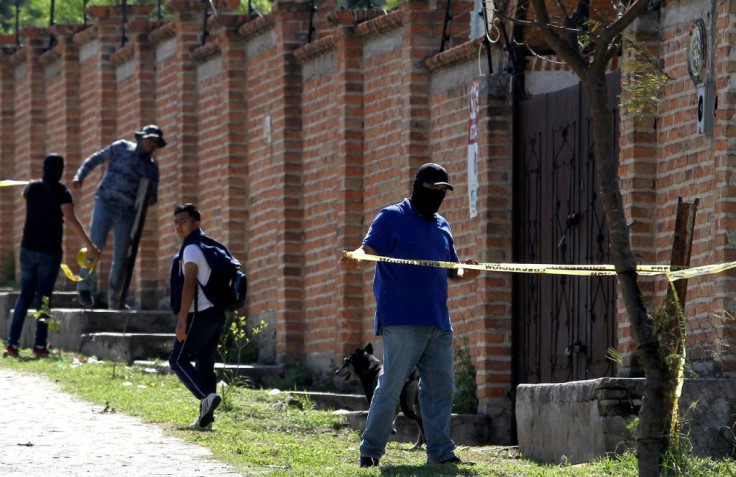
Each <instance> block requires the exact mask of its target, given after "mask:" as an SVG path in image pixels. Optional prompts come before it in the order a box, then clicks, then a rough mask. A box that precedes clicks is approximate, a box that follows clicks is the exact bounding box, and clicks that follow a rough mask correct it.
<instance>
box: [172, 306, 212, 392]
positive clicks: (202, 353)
mask: <svg viewBox="0 0 736 477" xmlns="http://www.w3.org/2000/svg"><path fill="white" fill-rule="evenodd" d="M224 324H225V313H223V312H222V310H219V309H217V308H214V307H213V308H207V309H206V310H203V311H198V312H196V313H189V315H187V339H186V340H184V341H179V340H178V339H174V348H173V349H172V350H171V355H170V356H169V365H170V366H171V370H172V371H174V372H175V373H176V375H177V376H178V377H179V380H180V381H181V382H182V383H184V386H186V387H187V389H189V391H190V392H191V393H192V394H194V397H196V398H197V399H200V400H202V399H204V398H205V397H207V395H208V394H210V393H213V392H215V391H216V390H217V377H216V376H215V360H216V358H217V343H218V342H219V341H220V334H221V333H222V327H223V325H224ZM192 361H194V366H192Z"/></svg>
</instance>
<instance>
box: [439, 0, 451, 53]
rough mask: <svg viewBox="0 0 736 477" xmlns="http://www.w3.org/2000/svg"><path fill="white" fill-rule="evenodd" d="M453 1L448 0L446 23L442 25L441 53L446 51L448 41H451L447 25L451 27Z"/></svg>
mask: <svg viewBox="0 0 736 477" xmlns="http://www.w3.org/2000/svg"><path fill="white" fill-rule="evenodd" d="M451 5H452V0H447V4H446V5H445V23H444V25H442V43H440V52H443V51H445V43H447V40H449V39H450V36H449V35H448V34H447V25H449V23H450V20H452V14H451V13H450V12H452V6H451Z"/></svg>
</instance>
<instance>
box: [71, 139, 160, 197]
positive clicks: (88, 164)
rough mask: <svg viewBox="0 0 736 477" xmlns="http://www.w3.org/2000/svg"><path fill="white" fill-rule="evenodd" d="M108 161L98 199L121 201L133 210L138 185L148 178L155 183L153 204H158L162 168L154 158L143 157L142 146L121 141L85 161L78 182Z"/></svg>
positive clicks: (152, 186)
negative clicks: (160, 169)
mask: <svg viewBox="0 0 736 477" xmlns="http://www.w3.org/2000/svg"><path fill="white" fill-rule="evenodd" d="M105 161H108V162H109V165H108V166H107V171H105V176H104V177H103V178H102V182H101V183H100V186H99V187H98V188H97V197H99V198H101V199H104V200H109V201H120V202H122V203H124V204H125V205H128V206H130V207H132V206H133V205H135V198H136V195H137V194H138V184H139V183H140V180H141V179H142V178H144V177H148V178H149V179H150V180H151V191H152V192H151V203H155V202H156V201H157V200H158V180H159V171H158V165H157V164H156V162H155V161H154V160H153V158H151V156H150V155H143V154H141V153H140V148H139V145H138V143H135V142H131V141H126V140H120V141H116V142H114V143H112V144H110V145H109V146H107V147H105V148H104V149H101V150H99V151H97V152H96V153H94V154H92V155H91V156H89V157H88V158H87V159H85V160H84V162H83V163H82V165H81V166H79V169H78V170H77V173H76V174H75V176H74V179H75V180H84V179H85V178H86V177H87V175H88V174H89V173H90V172H91V171H92V169H94V168H95V167H97V166H99V165H100V164H102V163H103V162H105Z"/></svg>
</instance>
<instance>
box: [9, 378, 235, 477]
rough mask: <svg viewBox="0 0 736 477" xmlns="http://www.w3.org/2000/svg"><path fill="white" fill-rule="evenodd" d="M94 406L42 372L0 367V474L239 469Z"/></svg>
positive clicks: (178, 473) (219, 471) (229, 471)
mask: <svg viewBox="0 0 736 477" xmlns="http://www.w3.org/2000/svg"><path fill="white" fill-rule="evenodd" d="M101 411H102V407H100V406H94V405H92V404H90V403H88V402H85V401H82V400H80V399H77V398H75V397H72V396H70V395H68V394H65V393H63V392H61V391H60V388H59V386H58V385H56V384H54V383H52V382H50V381H48V380H45V379H44V378H42V377H39V376H35V375H31V374H25V373H20V372H17V371H12V370H8V369H0V475H2V476H24V477H25V476H28V475H45V476H177V477H182V476H186V477H189V476H218V477H219V476H238V475H240V474H238V473H236V472H235V471H234V470H233V468H232V467H230V466H228V465H225V464H223V463H220V462H217V461H214V460H212V459H211V453H210V451H209V449H206V448H204V447H201V446H198V445H196V444H191V443H188V442H185V441H183V440H181V439H178V438H175V437H170V436H166V435H164V433H163V431H162V430H161V429H160V428H159V427H158V426H156V425H154V424H147V423H144V422H143V421H142V420H141V419H139V418H136V417H131V416H127V415H124V414H118V413H102V412H101Z"/></svg>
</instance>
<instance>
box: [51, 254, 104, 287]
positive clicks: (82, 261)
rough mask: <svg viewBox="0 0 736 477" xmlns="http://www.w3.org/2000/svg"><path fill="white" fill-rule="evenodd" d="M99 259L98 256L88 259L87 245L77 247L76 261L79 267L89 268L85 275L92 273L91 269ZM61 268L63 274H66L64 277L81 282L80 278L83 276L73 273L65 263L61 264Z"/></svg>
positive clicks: (82, 278)
mask: <svg viewBox="0 0 736 477" xmlns="http://www.w3.org/2000/svg"><path fill="white" fill-rule="evenodd" d="M99 259H100V257H97V258H96V259H94V260H90V259H88V258H87V247H82V248H80V249H79V252H77V263H78V264H79V266H80V267H82V268H87V269H89V272H88V273H87V275H89V274H90V273H92V270H94V269H95V267H96V266H97V262H98V261H99ZM61 270H62V271H63V272H64V275H66V277H67V278H68V279H69V280H71V281H73V282H81V281H82V280H84V277H81V276H79V275H75V274H74V272H72V270H71V269H70V268H69V266H68V265H67V264H66V263H62V264H61Z"/></svg>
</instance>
